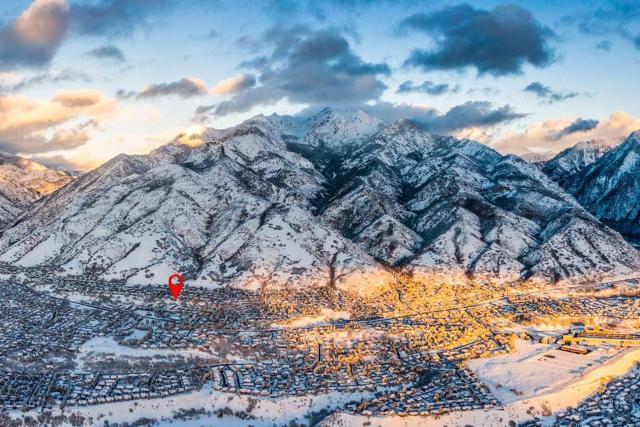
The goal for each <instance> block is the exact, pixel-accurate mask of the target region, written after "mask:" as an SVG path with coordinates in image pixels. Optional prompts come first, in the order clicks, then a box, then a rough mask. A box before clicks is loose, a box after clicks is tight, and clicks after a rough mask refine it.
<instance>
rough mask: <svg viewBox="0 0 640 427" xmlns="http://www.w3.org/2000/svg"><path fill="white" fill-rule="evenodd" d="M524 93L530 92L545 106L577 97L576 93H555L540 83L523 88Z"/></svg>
mask: <svg viewBox="0 0 640 427" xmlns="http://www.w3.org/2000/svg"><path fill="white" fill-rule="evenodd" d="M524 91H525V92H531V93H533V94H535V95H536V97H537V98H538V99H539V100H540V101H542V102H545V103H547V104H553V103H554V102H560V101H565V100H567V99H571V98H575V97H576V96H578V93H576V92H567V93H562V92H555V91H554V90H552V89H551V87H549V86H545V85H543V84H542V83H540V82H533V83H530V84H529V85H528V86H527V87H525V88H524Z"/></svg>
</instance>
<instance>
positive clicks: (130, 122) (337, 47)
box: [0, 0, 640, 171]
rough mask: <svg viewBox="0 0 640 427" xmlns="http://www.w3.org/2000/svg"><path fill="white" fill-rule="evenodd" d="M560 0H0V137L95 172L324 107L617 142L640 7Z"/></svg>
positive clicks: (637, 123)
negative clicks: (246, 1)
mask: <svg viewBox="0 0 640 427" xmlns="http://www.w3.org/2000/svg"><path fill="white" fill-rule="evenodd" d="M563 6H564V7H563V8H562V10H558V8H556V7H554V5H553V2H536V3H535V4H531V3H530V2H523V1H520V2H510V3H504V2H496V1H475V2H470V3H463V2H451V1H442V2H435V3H430V4H421V3H420V2H415V1H401V2H396V3H394V2H386V1H385V2H379V3H372V2H369V1H349V2H326V3H324V4H322V5H317V4H314V2H311V1H301V2H289V1H284V0H283V1H277V0H265V1H260V2H254V3H252V4H251V8H250V9H251V10H250V11H249V13H244V12H243V11H242V9H243V7H242V5H241V4H240V3H237V2H230V1H223V0H219V1H218V0H215V1H206V0H198V1H195V2H189V3H188V5H186V4H184V3H179V2H177V1H175V0H161V1H156V2H150V1H144V0H138V1H132V2H127V1H124V0H99V1H85V0H36V1H33V2H29V1H24V0H11V1H7V2H4V3H3V4H2V5H0V11H2V14H3V16H4V17H5V19H4V20H3V21H2V22H0V26H1V28H0V111H2V113H3V114H4V116H5V117H4V119H3V120H0V151H3V152H6V153H7V154H11V155H19V156H22V157H26V158H30V159H32V160H34V161H38V162H41V163H43V164H47V165H51V166H64V167H66V168H70V169H74V170H85V171H86V170H90V169H92V168H94V167H96V166H98V165H99V164H102V163H104V162H105V161H107V160H109V159H111V158H113V157H114V156H116V155H117V154H120V153H125V154H146V153H148V152H150V151H152V150H153V149H155V148H157V147H159V146H161V145H162V144H164V143H166V142H168V141H170V140H171V139H172V138H174V137H175V136H176V135H178V134H180V133H181V132H187V133H189V132H191V133H193V132H194V131H197V129H199V128H200V127H205V126H206V127H212V128H218V129H224V128H228V127H231V126H234V125H237V124H239V123H241V122H242V121H244V120H246V119H248V118H250V117H253V116H255V115H257V114H260V113H262V114H265V115H270V114H273V113H277V114H280V115H296V114H300V113H304V112H305V111H308V110H312V109H318V108H321V107H323V106H328V107H332V108H343V107H348V108H365V109H368V110H369V111H368V112H369V113H370V114H373V115H375V116H377V117H379V118H381V117H384V118H385V119H386V120H388V121H393V120H395V119H400V118H407V119H412V120H415V121H417V122H419V123H421V125H422V126H423V127H425V128H426V129H427V130H429V131H431V132H432V133H436V134H446V135H453V136H456V137H468V138H470V139H473V140H475V141H478V142H481V143H483V144H486V145H488V146H490V147H491V148H494V149H496V150H498V151H499V152H500V153H502V154H506V153H514V154H518V155H524V154H527V153H539V154H547V155H548V154H549V153H558V152H560V151H562V150H563V149H565V148H567V147H569V146H572V145H574V144H576V143H578V142H580V141H586V140H591V139H605V140H609V141H611V140H615V139H617V138H624V137H626V136H627V135H629V134H630V133H631V132H632V131H634V130H637V129H639V128H640V116H639V113H638V112H639V111H640V97H637V96H636V97H634V96H629V88H633V87H634V84H635V83H634V81H633V77H632V76H633V75H635V74H637V71H640V6H638V4H637V3H635V2H632V1H602V2H597V3H595V4H589V5H587V4H584V3H582V2H578V1H572V2H567V3H566V4H564V5H563ZM452 22H459V23H460V24H459V26H458V27H456V30H455V31H454V30H452V29H451V28H452V27H451V23H452ZM489 26H493V28H494V29H495V30H494V31H488V28H489ZM185 27H186V28H187V29H186V30H185ZM33 28H38V29H39V31H38V33H34V32H33V31H32V29H33ZM482 38H484V39H485V40H487V41H488V43H487V44H485V45H481V44H477V40H479V39H482ZM512 39H516V40H518V42H517V43H513V42H512ZM585 70H588V72H585Z"/></svg>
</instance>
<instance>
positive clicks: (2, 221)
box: [0, 154, 72, 228]
mask: <svg viewBox="0 0 640 427" xmlns="http://www.w3.org/2000/svg"><path fill="white" fill-rule="evenodd" d="M71 179H72V177H71V176H69V175H68V174H66V173H64V172H61V171H58V170H54V169H49V168H47V167H46V166H43V165H41V164H39V163H36V162H34V161H32V160H28V159H25V158H22V157H17V156H5V155H2V154H0V228H3V227H4V226H5V225H7V224H8V223H10V222H11V221H12V220H13V219H15V218H16V217H17V216H18V215H19V214H20V213H21V212H22V211H23V210H24V209H25V208H26V207H27V206H29V205H30V204H31V203H33V202H34V201H36V200H38V199H40V198H41V197H43V196H46V195H47V194H49V193H52V192H53V191H55V190H57V189H58V188H60V187H63V186H64V185H66V184H67V183H68V182H69V181H71Z"/></svg>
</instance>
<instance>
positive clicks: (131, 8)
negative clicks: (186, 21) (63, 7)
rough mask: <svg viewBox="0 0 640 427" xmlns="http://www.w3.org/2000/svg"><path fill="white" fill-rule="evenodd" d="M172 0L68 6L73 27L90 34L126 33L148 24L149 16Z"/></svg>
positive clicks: (106, 1) (111, 0)
mask: <svg viewBox="0 0 640 427" xmlns="http://www.w3.org/2000/svg"><path fill="white" fill-rule="evenodd" d="M174 3H175V2H174V1H172V0H98V1H97V2H96V1H94V2H85V3H74V4H73V5H72V6H71V16H72V28H73V30H74V31H75V32H77V33H79V34H84V35H92V36H111V37H117V36H126V35H130V34H132V33H133V32H134V31H135V30H136V29H137V28H139V27H148V26H149V25H150V24H149V18H150V17H152V16H153V15H160V14H162V12H164V11H166V10H167V8H169V7H171V6H173V4H174Z"/></svg>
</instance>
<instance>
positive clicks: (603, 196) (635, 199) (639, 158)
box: [565, 131, 640, 244]
mask: <svg viewBox="0 0 640 427" xmlns="http://www.w3.org/2000/svg"><path fill="white" fill-rule="evenodd" d="M565 186H566V188H567V190H568V191H569V192H570V193H571V194H573V195H575V197H576V199H577V200H578V201H579V202H580V203H581V204H582V205H583V206H584V207H585V208H587V209H588V210H589V211H590V212H591V213H592V214H593V215H595V216H596V217H598V218H599V219H600V220H601V221H602V222H604V223H605V224H607V225H608V226H609V227H611V228H613V229H615V230H617V231H619V232H620V233H622V234H623V235H624V236H626V237H627V238H628V239H629V240H631V241H633V242H635V243H636V244H637V243H638V242H640V131H636V132H633V133H632V134H631V135H629V137H628V138H627V139H626V140H625V142H624V143H623V144H621V145H619V146H618V147H616V148H614V149H612V150H610V151H608V152H607V153H606V154H604V155H603V156H602V157H600V158H599V159H598V160H597V161H595V162H594V163H592V164H591V165H589V166H587V167H585V168H583V169H582V170H580V171H579V172H578V173H576V174H574V175H572V176H571V178H570V179H569V180H568V181H567V182H566V184H565Z"/></svg>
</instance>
